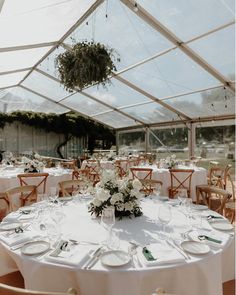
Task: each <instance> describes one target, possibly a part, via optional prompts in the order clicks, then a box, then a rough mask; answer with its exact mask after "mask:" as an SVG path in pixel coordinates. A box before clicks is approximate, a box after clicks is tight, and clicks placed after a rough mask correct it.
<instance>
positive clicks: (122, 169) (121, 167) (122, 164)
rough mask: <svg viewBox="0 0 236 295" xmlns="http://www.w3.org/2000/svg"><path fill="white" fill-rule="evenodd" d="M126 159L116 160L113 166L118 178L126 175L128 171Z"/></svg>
mask: <svg viewBox="0 0 236 295" xmlns="http://www.w3.org/2000/svg"><path fill="white" fill-rule="evenodd" d="M128 164H129V161H128V160H116V162H115V166H116V169H117V174H118V176H119V177H120V178H123V177H125V176H126V175H127V173H128Z"/></svg>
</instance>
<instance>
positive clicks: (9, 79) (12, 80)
mask: <svg viewBox="0 0 236 295" xmlns="http://www.w3.org/2000/svg"><path fill="white" fill-rule="evenodd" d="M27 73H28V71H23V72H19V73H12V74H7V75H0V88H4V87H8V86H14V85H17V84H18V83H19V82H20V81H21V80H22V79H23V78H24V76H25V75H26V74H27Z"/></svg>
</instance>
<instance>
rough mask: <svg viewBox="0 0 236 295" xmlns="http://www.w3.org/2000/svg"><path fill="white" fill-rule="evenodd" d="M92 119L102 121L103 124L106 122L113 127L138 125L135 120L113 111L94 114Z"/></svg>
mask: <svg viewBox="0 0 236 295" xmlns="http://www.w3.org/2000/svg"><path fill="white" fill-rule="evenodd" d="M94 119H97V120H98V121H100V122H103V123H104V124H107V125H109V126H111V127H113V128H123V127H127V126H135V125H138V124H137V122H136V121H134V120H132V119H130V118H128V117H126V116H124V115H122V114H120V113H118V112H115V111H114V112H108V113H105V114H101V115H97V116H94Z"/></svg>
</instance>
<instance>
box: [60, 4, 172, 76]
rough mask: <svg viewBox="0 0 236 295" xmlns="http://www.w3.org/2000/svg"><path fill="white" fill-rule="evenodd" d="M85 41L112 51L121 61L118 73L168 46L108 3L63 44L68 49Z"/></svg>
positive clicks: (134, 18) (123, 10)
mask: <svg viewBox="0 0 236 295" xmlns="http://www.w3.org/2000/svg"><path fill="white" fill-rule="evenodd" d="M107 5H108V6H107ZM106 14H107V18H106ZM85 39H87V40H90V41H91V40H94V41H95V42H101V43H104V44H106V45H107V46H109V47H111V48H114V49H115V51H116V52H117V53H118V54H119V56H120V59H121V61H120V62H118V63H117V69H118V70H120V69H123V68H125V67H127V66H130V65H132V64H133V63H136V62H138V61H139V60H142V59H144V58H147V57H148V56H150V55H153V54H155V53H157V52H161V51H163V50H165V49H167V48H169V47H171V46H172V43H171V42H169V41H168V40H167V39H165V38H164V37H163V36H162V35H161V34H159V33H158V32H157V31H156V30H154V29H153V28H151V27H150V26H149V25H148V24H146V23H145V22H143V21H142V20H140V18H139V17H137V16H136V15H135V14H133V12H132V11H130V9H128V8H127V7H126V6H124V5H123V4H121V2H120V1H117V0H109V3H108V4H107V3H106V1H104V3H103V4H102V5H100V6H99V8H98V9H97V10H96V11H95V12H94V13H93V14H92V15H91V16H90V17H89V18H88V19H87V20H86V21H85V22H84V23H83V24H82V25H81V26H80V27H79V28H78V29H77V30H75V31H74V33H73V34H72V35H71V36H70V37H69V38H67V39H66V40H65V43H67V44H71V45H72V44H73V42H75V41H76V42H80V41H84V40H85Z"/></svg>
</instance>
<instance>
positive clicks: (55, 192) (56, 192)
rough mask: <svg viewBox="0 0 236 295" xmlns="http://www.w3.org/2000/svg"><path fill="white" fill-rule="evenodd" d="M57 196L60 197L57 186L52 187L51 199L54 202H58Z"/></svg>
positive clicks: (50, 191)
mask: <svg viewBox="0 0 236 295" xmlns="http://www.w3.org/2000/svg"><path fill="white" fill-rule="evenodd" d="M57 198H58V190H57V188H56V187H50V190H49V200H50V201H51V202H52V203H56V202H57Z"/></svg>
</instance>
